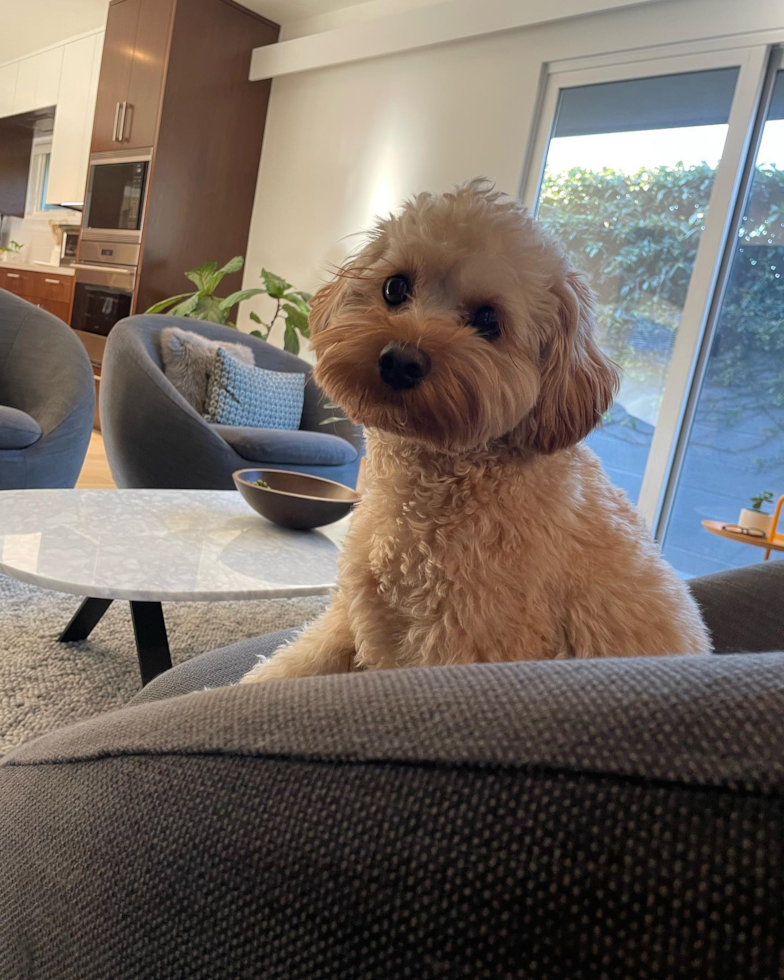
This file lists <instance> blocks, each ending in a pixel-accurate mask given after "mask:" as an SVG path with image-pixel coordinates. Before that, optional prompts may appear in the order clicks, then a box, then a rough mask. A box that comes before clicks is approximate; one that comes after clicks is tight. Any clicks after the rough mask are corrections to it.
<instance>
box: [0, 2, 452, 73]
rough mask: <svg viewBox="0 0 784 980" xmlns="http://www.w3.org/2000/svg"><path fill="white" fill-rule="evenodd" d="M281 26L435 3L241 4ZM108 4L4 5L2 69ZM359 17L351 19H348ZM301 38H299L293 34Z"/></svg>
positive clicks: (100, 20) (80, 26)
mask: <svg viewBox="0 0 784 980" xmlns="http://www.w3.org/2000/svg"><path fill="white" fill-rule="evenodd" d="M239 2H240V3H241V4H242V5H243V6H245V7H248V9H250V10H255V11H256V12H257V13H260V14H263V15H264V16H265V17H268V18H269V19H270V20H273V21H275V22H276V23H278V24H283V25H287V24H294V23H297V22H298V21H308V20H309V19H310V18H317V19H321V18H322V15H327V16H328V15H330V14H334V13H335V12H336V11H340V10H346V9H347V8H351V7H358V6H362V7H363V8H364V9H363V10H362V11H361V13H360V12H359V11H357V14H356V16H359V17H360V18H361V19H366V18H368V17H374V16H379V15H382V16H383V14H385V13H387V12H396V11H398V10H400V9H404V8H407V7H412V6H419V5H423V6H424V5H428V4H430V3H433V2H436V0H239ZM108 5H109V0H0V65H1V64H3V63H4V62H6V61H11V60H12V59H14V58H22V57H24V55H26V54H29V53H30V52H31V51H37V50H39V48H45V47H48V46H49V45H50V44H57V42H58V41H64V40H65V39H66V38H68V37H74V36H75V35H76V34H84V33H85V32H86V31H91V30H94V29H95V28H97V27H102V26H103V25H104V24H105V23H106V9H107V7H108ZM354 16H355V15H354V14H353V13H352V14H348V12H347V15H346V19H347V20H350V19H353V17H354ZM294 33H298V32H294Z"/></svg>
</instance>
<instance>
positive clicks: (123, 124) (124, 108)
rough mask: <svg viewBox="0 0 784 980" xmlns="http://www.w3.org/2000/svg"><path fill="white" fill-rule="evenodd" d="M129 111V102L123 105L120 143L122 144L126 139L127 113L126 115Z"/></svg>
mask: <svg viewBox="0 0 784 980" xmlns="http://www.w3.org/2000/svg"><path fill="white" fill-rule="evenodd" d="M127 109H128V103H127V102H123V103H122V113H121V115H120V142H121V143H122V141H123V140H124V139H125V113H126V110H127Z"/></svg>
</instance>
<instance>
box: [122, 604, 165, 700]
mask: <svg viewBox="0 0 784 980" xmlns="http://www.w3.org/2000/svg"><path fill="white" fill-rule="evenodd" d="M131 619H132V620H133V633H134V636H135V637H136V652H137V654H138V657H139V670H140V671H141V675H142V687H144V685H145V684H149V682H150V681H151V680H152V679H153V677H157V676H158V674H162V673H163V672H164V670H168V669H169V668H170V667H171V665H172V662H171V656H170V654H169V641H168V639H167V637H166V624H165V623H164V621H163V609H162V608H161V604H160V602H131Z"/></svg>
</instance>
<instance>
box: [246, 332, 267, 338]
mask: <svg viewBox="0 0 784 980" xmlns="http://www.w3.org/2000/svg"><path fill="white" fill-rule="evenodd" d="M249 336H250V337H258V338H259V339H260V340H266V339H267V338H266V337H262V336H261V330H251V332H250V334H249Z"/></svg>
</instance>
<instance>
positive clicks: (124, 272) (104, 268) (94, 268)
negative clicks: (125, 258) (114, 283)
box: [73, 262, 136, 276]
mask: <svg viewBox="0 0 784 980" xmlns="http://www.w3.org/2000/svg"><path fill="white" fill-rule="evenodd" d="M73 268H74V269H87V271H88V272H116V273H118V274H119V275H121V276H131V275H133V273H134V272H135V271H136V270H135V269H124V268H122V267H121V266H116V265H88V264H87V263H86V262H74V264H73Z"/></svg>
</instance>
